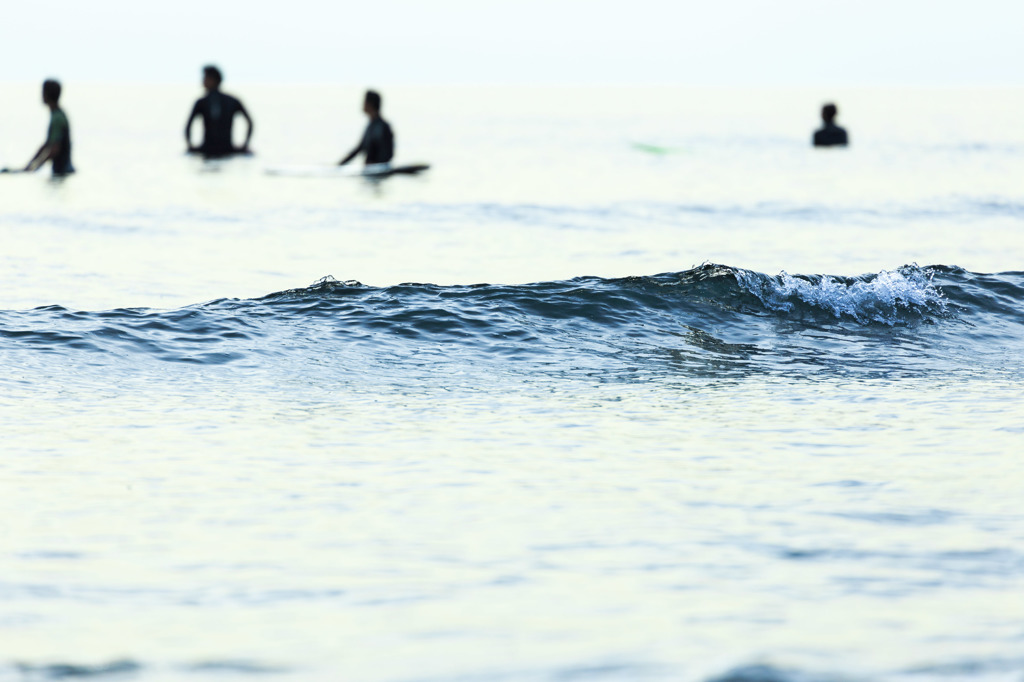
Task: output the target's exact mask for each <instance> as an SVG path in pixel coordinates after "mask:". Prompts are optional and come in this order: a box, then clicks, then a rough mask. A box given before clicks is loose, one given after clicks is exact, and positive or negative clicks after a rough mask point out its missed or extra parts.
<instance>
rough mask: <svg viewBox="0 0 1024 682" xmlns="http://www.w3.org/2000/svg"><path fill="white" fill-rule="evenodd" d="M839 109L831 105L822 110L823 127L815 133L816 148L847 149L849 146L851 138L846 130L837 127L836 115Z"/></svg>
mask: <svg viewBox="0 0 1024 682" xmlns="http://www.w3.org/2000/svg"><path fill="white" fill-rule="evenodd" d="M838 113H839V109H837V108H836V105H835V104H832V103H829V104H826V105H825V106H823V107H822V108H821V120H822V126H821V128H819V129H818V130H816V131H814V146H815V147H836V146H839V147H845V146H846V145H847V144H849V138H848V136H847V134H846V130H845V129H844V128H840V127H839V126H837V125H836V123H835V120H836V114H838Z"/></svg>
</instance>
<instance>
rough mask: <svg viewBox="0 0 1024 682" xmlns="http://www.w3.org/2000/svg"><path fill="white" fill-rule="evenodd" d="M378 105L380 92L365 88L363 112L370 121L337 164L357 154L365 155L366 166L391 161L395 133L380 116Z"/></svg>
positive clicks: (393, 151) (347, 160) (344, 162)
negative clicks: (358, 138) (360, 136)
mask: <svg viewBox="0 0 1024 682" xmlns="http://www.w3.org/2000/svg"><path fill="white" fill-rule="evenodd" d="M380 105H381V99H380V94H379V93H377V92H376V91H375V90H367V91H366V97H364V98H363V113H364V114H366V115H367V116H368V117H369V119H370V122H369V123H367V124H366V130H365V131H364V132H363V138H362V139H361V140H359V144H358V145H356V148H355V149H353V150H352V151H351V152H349V154H348V156H346V157H345V158H344V159H342V160H341V161H339V162H338V165H339V166H344V165H345V164H346V163H348V162H349V161H351V160H352V159H354V158H356V157H357V156H358V155H359V154H365V155H366V160H365V163H366V165H367V166H372V165H377V164H384V163H391V158H392V157H393V156H394V155H395V135H394V133H392V132H391V125H390V124H389V123H388V122H387V121H385V120H384V119H383V118H382V117H381V115H380Z"/></svg>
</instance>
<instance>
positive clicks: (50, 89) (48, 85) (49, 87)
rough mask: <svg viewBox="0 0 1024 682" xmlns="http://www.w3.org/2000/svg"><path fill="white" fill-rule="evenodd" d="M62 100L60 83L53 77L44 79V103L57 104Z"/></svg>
mask: <svg viewBox="0 0 1024 682" xmlns="http://www.w3.org/2000/svg"><path fill="white" fill-rule="evenodd" d="M59 100H60V83H59V82H57V81H55V80H53V79H52V78H51V79H47V80H45V81H43V104H57V102H58V101H59Z"/></svg>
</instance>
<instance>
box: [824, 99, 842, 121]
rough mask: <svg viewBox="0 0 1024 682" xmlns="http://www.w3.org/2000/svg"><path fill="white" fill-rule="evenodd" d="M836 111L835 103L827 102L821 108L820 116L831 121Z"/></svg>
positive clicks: (837, 111)
mask: <svg viewBox="0 0 1024 682" xmlns="http://www.w3.org/2000/svg"><path fill="white" fill-rule="evenodd" d="M838 113H839V110H838V109H836V105H835V104H832V103H831V102H829V103H828V104H826V105H825V106H823V107H822V108H821V117H822V118H823V119H825V120H826V121H831V120H832V119H834V118H835V117H836V114H838Z"/></svg>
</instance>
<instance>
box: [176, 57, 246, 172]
mask: <svg viewBox="0 0 1024 682" xmlns="http://www.w3.org/2000/svg"><path fill="white" fill-rule="evenodd" d="M223 80H224V78H223V76H222V75H221V72H220V69H218V68H217V67H216V66H212V65H210V66H205V67H203V87H204V88H206V96H204V97H201V98H200V99H198V100H196V103H195V106H193V107H192V113H191V114H190V115H189V117H188V123H186V124H185V144H187V145H188V151H189V153H190V154H202V155H203V158H206V159H217V158H223V157H225V156H232V155H234V154H249V153H250V152H249V140H250V139H252V119H251V118H250V117H249V112H248V111H246V110H245V106H244V105H243V104H242V102H241V101H239V100H238V99H237V98H235V97H232V96H231V95H229V94H227V93H224V92H221V91H220V84H221V82H222V81H223ZM236 114H241V115H242V117H243V118H245V122H246V126H247V127H246V131H245V142H243V143H242V146H241V147H236V146H235V145H234V142H233V141H232V138H231V131H232V126H233V125H234V122H235V115H236ZM196 117H202V119H203V143H202V144H201V145H199V146H198V147H196V146H193V144H192V122H193V121H195V120H196Z"/></svg>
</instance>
